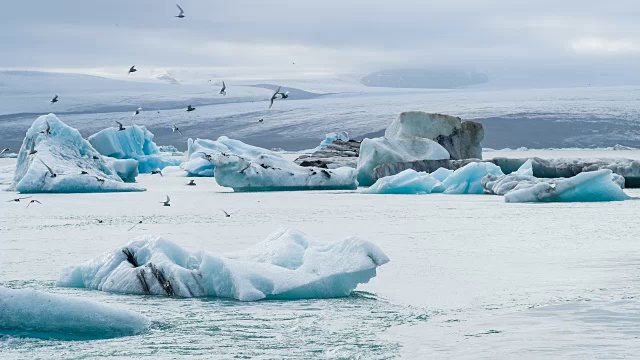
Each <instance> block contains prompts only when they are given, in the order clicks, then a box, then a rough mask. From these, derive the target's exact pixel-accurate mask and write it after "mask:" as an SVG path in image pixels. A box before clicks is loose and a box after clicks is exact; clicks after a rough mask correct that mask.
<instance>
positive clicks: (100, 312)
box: [0, 286, 150, 340]
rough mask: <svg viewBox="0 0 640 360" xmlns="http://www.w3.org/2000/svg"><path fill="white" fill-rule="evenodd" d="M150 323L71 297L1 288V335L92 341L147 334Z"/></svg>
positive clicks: (127, 311) (143, 319)
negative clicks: (145, 332)
mask: <svg viewBox="0 0 640 360" xmlns="http://www.w3.org/2000/svg"><path fill="white" fill-rule="evenodd" d="M149 324H150V322H149V320H148V319H147V318H146V317H145V316H143V315H140V314H138V313H135V312H133V311H129V310H125V309H119V308H116V307H112V306H107V305H103V304H100V303H97V302H94V301H90V300H83V299H77V298H74V297H71V296H62V295H54V294H48V293H45V292H41V291H36V290H31V289H19V290H14V289H8V288H5V287H2V286H0V334H2V335H11V336H22V337H34V338H41V339H57V340H91V339H108V338H114V337H120V336H131V335H136V334H140V333H142V332H144V331H146V330H147V329H148V327H149Z"/></svg>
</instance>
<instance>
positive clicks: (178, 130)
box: [176, 128, 182, 136]
mask: <svg viewBox="0 0 640 360" xmlns="http://www.w3.org/2000/svg"><path fill="white" fill-rule="evenodd" d="M176 131H177V132H178V134H180V136H182V131H180V129H178V128H176Z"/></svg>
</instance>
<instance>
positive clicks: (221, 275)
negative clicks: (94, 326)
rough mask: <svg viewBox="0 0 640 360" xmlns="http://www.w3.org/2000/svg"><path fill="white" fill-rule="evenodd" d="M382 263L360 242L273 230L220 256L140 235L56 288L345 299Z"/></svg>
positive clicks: (68, 272)
mask: <svg viewBox="0 0 640 360" xmlns="http://www.w3.org/2000/svg"><path fill="white" fill-rule="evenodd" d="M388 261H389V259H388V258H387V256H386V255H385V254H384V253H383V252H382V250H380V249H379V248H378V247H377V246H375V245H374V244H372V243H370V242H367V241H363V240H358V239H354V238H351V239H346V240H342V241H336V242H333V243H329V244H318V243H314V242H311V241H309V240H307V239H306V237H305V236H304V234H302V233H300V232H298V231H294V230H279V231H277V232H275V233H274V234H272V235H271V236H270V237H269V238H267V239H266V240H265V241H262V242H260V243H258V244H256V245H254V246H252V247H250V248H249V249H247V250H244V251H240V252H234V253H227V254H224V255H213V254H209V253H206V252H203V251H199V252H189V251H187V250H185V249H183V248H181V247H180V246H179V245H177V244H175V243H173V242H171V241H169V240H166V239H163V238H160V237H151V236H146V237H141V238H138V239H136V240H134V241H132V242H130V243H129V244H127V245H126V246H124V247H121V248H118V249H116V250H115V251H112V252H109V253H106V254H104V255H102V256H100V257H97V258H95V259H93V260H89V261H87V262H86V263H84V264H82V265H79V266H72V267H69V268H66V269H65V270H64V271H63V273H62V275H61V277H60V279H59V281H58V285H60V286H65V287H79V288H88V289H96V290H102V291H108V292H117V293H125V294H155V295H169V296H181V297H220V298H233V299H237V300H241V301H255V300H261V299H286V300H296V299H308V298H333V297H343V296H348V295H349V294H350V293H351V292H352V291H353V290H354V289H355V288H356V286H357V285H358V284H361V283H366V282H368V281H369V280H370V279H371V278H373V277H375V276H376V268H377V267H378V266H381V265H383V264H385V263H387V262H388Z"/></svg>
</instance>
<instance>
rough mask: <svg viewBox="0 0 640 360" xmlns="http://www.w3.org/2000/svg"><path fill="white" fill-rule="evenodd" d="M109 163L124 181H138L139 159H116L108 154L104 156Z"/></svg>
mask: <svg viewBox="0 0 640 360" xmlns="http://www.w3.org/2000/svg"><path fill="white" fill-rule="evenodd" d="M104 159H105V161H106V162H107V164H109V165H110V166H111V167H112V168H113V169H114V170H115V171H116V174H118V176H119V177H120V179H122V181H124V182H128V183H132V182H136V178H137V177H138V175H139V172H138V160H134V159H114V158H111V157H108V156H105V157H104Z"/></svg>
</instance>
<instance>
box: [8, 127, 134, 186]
mask: <svg viewBox="0 0 640 360" xmlns="http://www.w3.org/2000/svg"><path fill="white" fill-rule="evenodd" d="M47 129H48V130H47ZM47 131H48V132H49V133H48V134H47ZM49 169H51V170H49ZM13 189H14V190H16V191H19V192H21V193H40V192H52V193H82V192H112V191H143V190H144V189H143V188H141V187H139V186H137V185H135V184H126V183H124V182H123V181H122V179H121V178H120V177H119V176H118V174H117V172H116V170H114V169H113V167H112V166H111V165H110V164H109V163H108V162H107V161H106V160H105V159H104V158H103V157H102V156H100V154H99V153H98V152H97V151H96V150H95V149H94V148H93V147H92V146H91V144H90V143H89V142H88V141H86V140H85V139H83V138H82V136H81V135H80V133H79V132H78V130H76V129H74V128H71V127H69V126H68V125H66V124H65V123H63V122H62V121H60V120H59V119H58V118H57V117H56V116H55V115H53V114H49V115H45V116H40V117H39V118H38V119H36V121H35V122H34V123H33V125H31V127H30V128H29V130H28V131H27V135H26V137H25V139H24V141H23V143H22V147H21V148H20V153H19V155H18V162H17V165H16V170H15V173H14V178H13Z"/></svg>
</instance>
